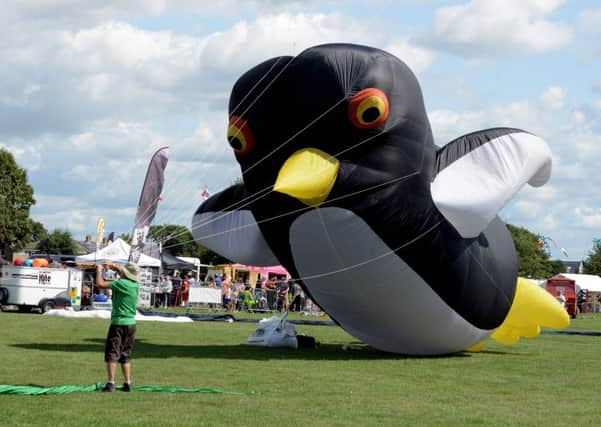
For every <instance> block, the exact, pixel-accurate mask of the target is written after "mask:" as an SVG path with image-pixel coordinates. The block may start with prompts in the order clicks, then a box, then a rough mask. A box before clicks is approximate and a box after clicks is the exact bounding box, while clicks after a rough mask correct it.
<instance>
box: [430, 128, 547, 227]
mask: <svg viewBox="0 0 601 427" xmlns="http://www.w3.org/2000/svg"><path fill="white" fill-rule="evenodd" d="M551 163H552V156H551V150H550V149H549V146H548V145H547V144H546V143H545V141H543V140H542V139H541V138H539V137H537V136H535V135H531V134H529V133H525V132H518V133H510V134H507V135H503V136H500V137H498V138H495V139H493V140H492V141H490V142H488V143H486V144H484V145H482V146H480V147H478V148H476V149H475V150H473V151H471V152H469V153H468V154H466V155H465V156H463V157H461V158H460V159H458V160H456V161H455V162H453V163H452V164H450V165H449V166H447V167H446V168H445V169H443V170H442V171H441V172H439V174H438V175H437V176H436V178H435V179H434V181H433V182H432V184H431V187H430V188H431V192H432V199H433V200H434V204H435V205H436V207H437V208H438V210H439V211H440V212H441V213H442V214H443V215H444V217H445V218H446V219H447V220H448V221H449V222H450V223H451V224H452V225H453V226H454V227H455V229H456V230H457V231H458V232H459V234H461V236H463V237H466V238H469V237H477V236H478V235H479V234H480V233H481V232H482V231H483V230H484V229H486V227H487V226H488V224H489V223H490V222H491V221H492V220H493V218H494V217H495V216H496V215H497V213H498V212H499V211H500V210H501V209H502V208H503V206H505V204H506V203H507V202H508V201H509V199H511V198H512V197H513V195H514V194H516V193H517V192H518V191H519V190H520V189H521V188H522V187H523V186H524V184H526V183H528V184H530V185H532V186H533V187H539V186H541V185H543V184H545V183H546V182H547V181H548V180H549V177H550V176H551Z"/></svg>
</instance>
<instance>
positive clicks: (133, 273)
mask: <svg viewBox="0 0 601 427" xmlns="http://www.w3.org/2000/svg"><path fill="white" fill-rule="evenodd" d="M121 271H122V273H123V276H125V278H126V279H129V280H133V281H134V282H137V281H138V273H139V272H140V267H138V264H136V263H134V262H131V261H130V262H128V263H127V264H125V265H124V266H123V268H122V269H121Z"/></svg>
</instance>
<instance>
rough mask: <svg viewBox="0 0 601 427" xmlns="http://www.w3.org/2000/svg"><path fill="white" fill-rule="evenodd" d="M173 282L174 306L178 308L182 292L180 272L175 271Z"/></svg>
mask: <svg viewBox="0 0 601 427" xmlns="http://www.w3.org/2000/svg"><path fill="white" fill-rule="evenodd" d="M171 282H172V283H173V293H174V294H175V298H174V301H175V303H174V304H175V306H176V307H177V305H178V304H179V302H180V299H181V295H180V292H181V290H182V278H181V277H180V275H179V271H175V272H174V273H173V279H171Z"/></svg>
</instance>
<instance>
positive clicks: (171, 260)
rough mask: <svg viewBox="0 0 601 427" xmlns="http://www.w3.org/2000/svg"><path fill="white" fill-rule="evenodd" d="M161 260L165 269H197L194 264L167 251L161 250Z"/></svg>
mask: <svg viewBox="0 0 601 427" xmlns="http://www.w3.org/2000/svg"><path fill="white" fill-rule="evenodd" d="M161 262H162V263H163V269H165V270H196V267H195V266H194V264H191V263H189V262H186V261H184V260H181V259H179V258H178V257H176V256H173V255H171V254H170V253H169V252H167V251H163V252H161Z"/></svg>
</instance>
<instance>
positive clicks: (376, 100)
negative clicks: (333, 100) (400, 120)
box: [348, 87, 390, 129]
mask: <svg viewBox="0 0 601 427" xmlns="http://www.w3.org/2000/svg"><path fill="white" fill-rule="evenodd" d="M389 110H390V108H389V104H388V98H387V97H386V94H385V93H384V92H382V91H381V90H380V89H376V88H375V87H370V88H367V89H363V90H361V91H359V92H357V93H356V94H355V96H353V97H352V98H351V100H350V102H349V107H348V116H349V120H350V121H351V122H352V123H353V125H355V126H356V127H358V128H360V129H373V128H375V127H378V126H380V125H381V124H382V123H384V122H385V121H386V119H387V118H388V113H389Z"/></svg>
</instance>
